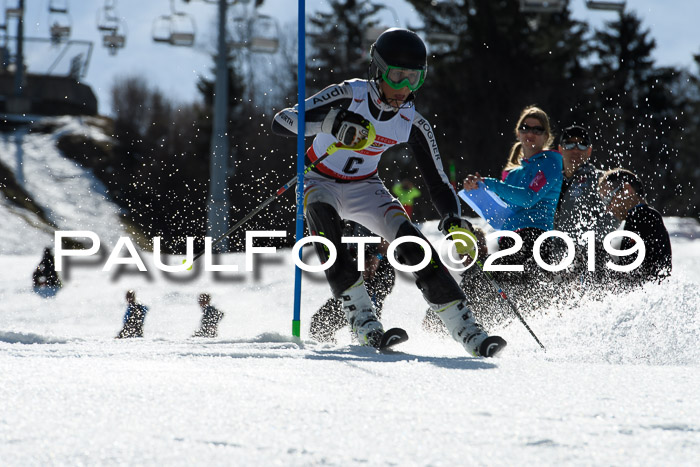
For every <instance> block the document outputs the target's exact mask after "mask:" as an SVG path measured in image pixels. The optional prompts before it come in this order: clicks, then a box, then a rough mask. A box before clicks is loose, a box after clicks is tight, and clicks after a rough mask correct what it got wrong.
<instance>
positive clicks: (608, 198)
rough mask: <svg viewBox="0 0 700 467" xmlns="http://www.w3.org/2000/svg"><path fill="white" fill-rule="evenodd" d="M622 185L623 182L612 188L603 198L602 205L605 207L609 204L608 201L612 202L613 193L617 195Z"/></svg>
mask: <svg viewBox="0 0 700 467" xmlns="http://www.w3.org/2000/svg"><path fill="white" fill-rule="evenodd" d="M624 187H625V184H624V183H623V184H621V185H619V186H618V187H617V188H615V189H614V190H612V191H611V192H610V193H608V196H606V197H605V198H603V206H606V207H607V206H609V205H610V203H611V202H612V200H613V198H614V197H615V195H617V194H618V193H619V192H620V190H622V189H623V188H624Z"/></svg>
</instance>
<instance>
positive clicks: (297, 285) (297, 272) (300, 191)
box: [292, 0, 306, 337]
mask: <svg viewBox="0 0 700 467" xmlns="http://www.w3.org/2000/svg"><path fill="white" fill-rule="evenodd" d="M298 15H299V18H298V36H299V37H298V46H297V50H298V57H297V102H298V103H299V104H298V106H299V107H298V113H299V126H298V127H297V128H298V130H297V217H296V227H297V230H296V241H297V242H298V241H299V240H301V239H302V237H303V236H304V170H305V169H306V167H305V166H304V156H305V153H306V147H305V144H304V129H305V128H306V113H305V108H304V100H305V99H306V27H305V26H306V25H305V22H306V4H305V0H299V13H298ZM301 251H302V249H301V248H300V249H299V257H300V258H301ZM292 335H293V336H295V337H301V269H300V268H299V267H298V266H296V265H295V266H294V318H293V319H292Z"/></svg>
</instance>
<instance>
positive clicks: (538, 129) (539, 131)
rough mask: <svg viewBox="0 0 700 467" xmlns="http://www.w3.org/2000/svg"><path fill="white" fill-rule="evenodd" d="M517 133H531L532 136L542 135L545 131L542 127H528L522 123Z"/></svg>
mask: <svg viewBox="0 0 700 467" xmlns="http://www.w3.org/2000/svg"><path fill="white" fill-rule="evenodd" d="M518 131H520V133H532V134H533V135H543V134H544V131H545V130H544V127H542V126H529V125H525V124H524V123H523V124H522V125H520V128H518Z"/></svg>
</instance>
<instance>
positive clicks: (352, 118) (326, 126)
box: [321, 109, 372, 146]
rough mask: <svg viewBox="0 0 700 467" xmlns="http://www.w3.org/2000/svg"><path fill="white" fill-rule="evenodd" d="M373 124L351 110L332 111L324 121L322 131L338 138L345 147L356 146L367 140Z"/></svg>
mask: <svg viewBox="0 0 700 467" xmlns="http://www.w3.org/2000/svg"><path fill="white" fill-rule="evenodd" d="M371 125H372V124H371V123H370V122H369V121H368V120H366V119H365V118H363V117H362V115H360V114H356V113H355V112H351V111H349V110H338V109H334V110H331V111H330V112H329V113H328V115H327V116H326V118H325V119H324V120H323V124H322V127H321V128H322V131H323V132H324V133H330V134H332V135H333V136H335V137H336V139H337V140H338V141H340V142H341V143H343V146H355V145H356V144H357V143H359V142H360V141H362V140H363V139H367V136H368V134H369V129H370V126H371Z"/></svg>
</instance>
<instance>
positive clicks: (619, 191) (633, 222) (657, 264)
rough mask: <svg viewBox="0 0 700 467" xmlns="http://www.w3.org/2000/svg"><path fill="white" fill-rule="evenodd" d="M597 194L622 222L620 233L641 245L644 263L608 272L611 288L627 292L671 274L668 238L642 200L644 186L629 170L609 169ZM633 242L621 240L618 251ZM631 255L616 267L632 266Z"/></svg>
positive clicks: (658, 216)
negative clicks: (620, 270) (637, 238)
mask: <svg viewBox="0 0 700 467" xmlns="http://www.w3.org/2000/svg"><path fill="white" fill-rule="evenodd" d="M598 191H599V193H600V196H601V198H602V199H603V204H604V205H605V207H606V209H607V210H608V211H609V212H610V213H612V214H613V215H614V216H615V217H616V218H617V219H618V220H620V221H624V224H623V230H626V231H629V232H634V233H635V234H637V235H639V237H640V238H641V239H642V241H643V242H644V247H645V250H646V253H645V256H644V260H643V261H642V263H641V264H640V265H639V266H638V267H637V268H635V269H633V270H632V271H630V272H617V271H611V272H610V277H611V278H612V279H613V281H611V282H613V284H611V285H612V286H613V287H614V288H616V289H619V288H622V289H629V288H631V287H634V286H638V285H643V284H644V283H646V282H650V281H661V280H663V279H665V278H667V277H668V276H669V275H670V274H671V268H672V252H671V239H670V237H669V235H668V230H666V226H665V225H664V221H663V218H662V217H661V214H660V213H659V212H658V211H657V210H656V209H654V208H652V207H651V206H649V204H647V201H646V200H645V199H644V187H643V185H642V183H641V181H640V180H639V178H638V177H637V176H636V175H635V174H634V173H632V172H630V171H629V170H624V169H620V168H618V169H613V170H609V171H608V172H606V173H605V174H603V176H602V177H601V179H600V182H599V184H598ZM635 244H636V242H635V240H634V239H632V238H629V237H623V239H622V244H621V246H620V249H621V250H629V249H631V248H633V247H634V246H635ZM638 255H639V253H638V252H635V253H633V254H631V255H628V256H621V257H619V258H618V259H617V261H616V262H617V264H618V265H629V264H632V263H633V262H634V261H635V260H636V259H637V257H638Z"/></svg>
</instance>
